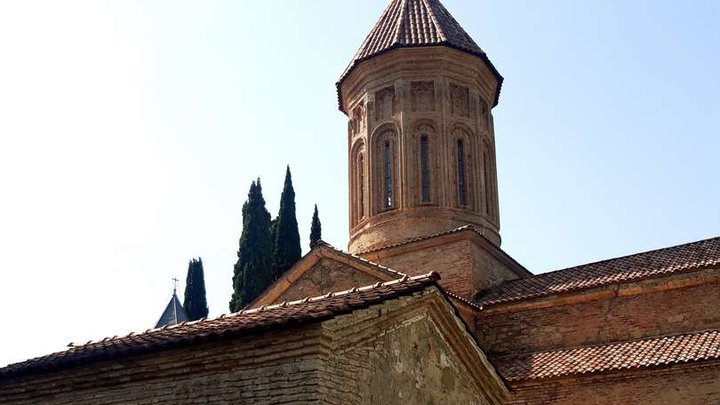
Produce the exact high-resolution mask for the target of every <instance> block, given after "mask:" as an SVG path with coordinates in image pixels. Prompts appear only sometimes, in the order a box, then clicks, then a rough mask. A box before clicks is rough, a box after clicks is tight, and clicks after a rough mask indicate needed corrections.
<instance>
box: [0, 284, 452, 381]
mask: <svg viewBox="0 0 720 405" xmlns="http://www.w3.org/2000/svg"><path fill="white" fill-rule="evenodd" d="M439 279H440V276H439V275H438V274H437V273H429V274H426V275H422V276H417V277H408V276H405V277H403V278H401V279H398V280H393V281H389V282H385V283H377V284H374V285H371V286H367V287H362V288H353V289H351V290H347V291H342V292H338V293H330V294H326V295H323V296H319V297H314V298H305V299H303V300H298V301H293V302H283V303H282V304H278V305H272V306H267V307H265V306H263V307H260V308H258V309H252V310H244V311H240V312H236V313H233V314H230V315H221V316H220V317H218V318H215V319H210V320H204V319H203V320H199V321H194V322H183V323H181V324H179V325H174V326H165V327H162V328H159V329H152V330H147V331H145V332H144V333H139V334H134V333H131V334H129V335H127V336H122V337H118V336H114V337H112V338H105V339H103V340H101V341H97V342H88V343H86V344H84V345H79V346H73V347H70V348H69V349H68V350H66V351H63V352H58V353H53V354H50V355H47V356H43V357H39V358H36V359H31V360H27V361H24V362H21V363H16V364H11V365H9V366H7V367H5V368H2V369H0V377H15V376H22V375H27V374H30V373H35V372H42V371H54V370H59V369H64V368H68V367H71V366H76V365H82V364H88V363H92V362H97V361H102V360H110V359H114V358H119V357H125V356H129V355H135V354H143V353H150V352H156V351H160V350H164V349H172V348H178V347H183V346H187V345H190V344H197V343H202V342H206V341H211V340H215V339H222V338H229V337H235V336H242V335H248V334H254V333H259V332H265V331H268V330H274V329H278V328H283V327H285V328H288V327H297V326H300V325H305V324H310V323H316V322H321V321H324V320H328V319H331V318H334V317H336V316H338V315H342V314H347V313H350V312H352V311H355V310H358V309H363V308H367V307H369V306H371V305H375V304H379V303H382V302H385V301H388V300H392V299H396V298H399V297H403V296H408V295H412V294H413V293H416V292H418V291H421V290H424V289H425V288H427V287H430V286H437V280H439Z"/></svg>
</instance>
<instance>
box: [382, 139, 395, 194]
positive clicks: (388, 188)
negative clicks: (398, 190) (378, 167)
mask: <svg viewBox="0 0 720 405" xmlns="http://www.w3.org/2000/svg"><path fill="white" fill-rule="evenodd" d="M390 146H391V145H390V141H385V149H384V153H383V155H384V159H385V198H384V205H385V208H392V206H393V184H392V150H391V149H390Z"/></svg>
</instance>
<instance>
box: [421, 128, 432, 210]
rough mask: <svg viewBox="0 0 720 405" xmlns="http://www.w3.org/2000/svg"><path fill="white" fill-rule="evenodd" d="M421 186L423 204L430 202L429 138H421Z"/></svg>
mask: <svg viewBox="0 0 720 405" xmlns="http://www.w3.org/2000/svg"><path fill="white" fill-rule="evenodd" d="M420 184H421V188H422V202H424V203H428V202H430V166H429V165H428V137H427V136H423V137H421V138H420Z"/></svg>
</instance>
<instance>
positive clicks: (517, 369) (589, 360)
mask: <svg viewBox="0 0 720 405" xmlns="http://www.w3.org/2000/svg"><path fill="white" fill-rule="evenodd" d="M717 359H720V330H711V331H705V332H698V333H689V334H683V335H673V336H663V337H657V338H651V339H643V340H637V341H632V342H622V343H612V344H606V345H600V346H588V347H578V348H572V349H560V350H551V351H544V352H534V353H525V354H520V355H509V356H501V357H496V358H494V359H492V360H493V364H494V365H495V366H496V367H497V369H498V372H500V374H501V375H502V376H503V377H504V378H505V379H506V380H507V381H525V380H534V379H540V378H552V377H562V376H571V375H577V374H588V373H598V372H605V371H613V370H633V369H640V368H645V367H657V366H667V365H673V364H680V363H688V362H695V361H703V360H717Z"/></svg>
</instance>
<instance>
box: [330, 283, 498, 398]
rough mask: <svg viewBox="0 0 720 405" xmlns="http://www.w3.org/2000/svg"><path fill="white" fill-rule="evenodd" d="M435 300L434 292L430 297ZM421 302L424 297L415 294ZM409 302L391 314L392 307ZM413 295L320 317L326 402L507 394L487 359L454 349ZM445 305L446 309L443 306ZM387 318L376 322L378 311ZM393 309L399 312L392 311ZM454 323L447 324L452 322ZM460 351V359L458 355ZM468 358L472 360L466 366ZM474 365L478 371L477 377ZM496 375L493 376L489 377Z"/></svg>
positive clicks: (442, 326) (436, 323) (425, 308)
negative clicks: (325, 344)
mask: <svg viewBox="0 0 720 405" xmlns="http://www.w3.org/2000/svg"><path fill="white" fill-rule="evenodd" d="M434 298H435V299H437V298H439V297H434ZM421 300H424V301H426V303H427V302H429V301H431V300H433V298H432V297H423V298H421ZM407 305H410V306H412V307H413V308H412V309H410V310H409V312H406V311H408V310H403V311H402V319H392V318H395V317H394V316H393V315H392V312H393V311H394V310H395V308H399V307H403V306H407ZM431 305H432V304H428V305H419V303H418V302H417V300H413V301H408V299H400V300H395V301H392V302H388V303H386V304H384V305H383V308H382V309H381V310H379V309H369V310H367V311H363V312H362V313H360V314H357V316H354V317H352V318H350V317H346V318H341V319H337V320H336V321H331V322H328V323H327V325H326V326H325V327H326V330H327V331H328V337H330V339H331V341H330V343H329V344H330V346H331V347H332V351H331V353H330V354H329V355H328V357H327V358H326V359H325V363H324V372H323V376H324V380H323V383H324V384H326V391H325V392H326V393H327V397H326V398H327V399H328V402H329V403H336V404H359V403H363V404H387V405H393V404H397V405H401V404H403V405H404V404H438V405H439V404H467V405H472V404H490V403H503V402H501V401H503V400H504V398H505V396H506V395H507V394H506V393H505V392H504V390H503V388H502V385H501V383H499V378H498V377H496V375H495V374H494V372H492V371H490V370H488V369H485V368H484V367H485V366H487V365H489V363H485V364H484V363H483V360H481V359H478V358H477V357H475V356H473V357H470V356H467V353H463V352H460V351H459V350H460V348H459V347H458V346H461V347H462V346H466V345H467V344H468V343H470V342H471V339H472V338H471V337H470V335H469V334H462V333H461V334H460V336H462V339H467V341H466V342H464V343H462V344H460V345H456V344H451V343H450V342H452V341H453V339H454V338H453V337H452V336H451V334H448V333H447V329H445V328H446V327H445V326H444V325H442V322H440V321H439V320H438V319H436V317H435V316H433V315H432V314H431V310H430V306H431ZM446 309H447V310H450V308H449V307H448V308H446ZM388 312H389V313H390V315H387V316H388V317H389V318H390V319H384V320H382V321H381V322H380V323H378V322H377V320H379V316H380V315H381V313H388ZM398 314H399V312H398ZM458 326H462V325H460V324H455V325H453V328H456V327H458ZM464 356H465V357H464ZM468 362H472V365H471V366H470V367H468ZM478 369H480V370H481V371H480V374H481V375H480V376H478ZM494 378H497V380H494Z"/></svg>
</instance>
